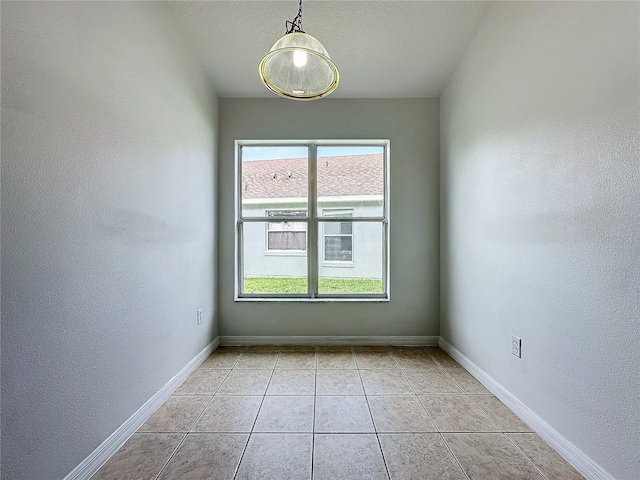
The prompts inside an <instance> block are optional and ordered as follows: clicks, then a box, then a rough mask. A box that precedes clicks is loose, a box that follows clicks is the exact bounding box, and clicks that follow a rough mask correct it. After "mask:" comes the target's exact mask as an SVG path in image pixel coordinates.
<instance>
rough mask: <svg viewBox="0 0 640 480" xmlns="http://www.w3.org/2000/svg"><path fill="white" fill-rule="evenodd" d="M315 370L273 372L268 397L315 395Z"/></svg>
mask: <svg viewBox="0 0 640 480" xmlns="http://www.w3.org/2000/svg"><path fill="white" fill-rule="evenodd" d="M315 391H316V371H315V370H276V371H274V372H273V376H272V377H271V381H270V382H269V387H268V388H267V395H314V394H315Z"/></svg>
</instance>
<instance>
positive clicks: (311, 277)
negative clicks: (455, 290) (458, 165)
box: [235, 140, 390, 302]
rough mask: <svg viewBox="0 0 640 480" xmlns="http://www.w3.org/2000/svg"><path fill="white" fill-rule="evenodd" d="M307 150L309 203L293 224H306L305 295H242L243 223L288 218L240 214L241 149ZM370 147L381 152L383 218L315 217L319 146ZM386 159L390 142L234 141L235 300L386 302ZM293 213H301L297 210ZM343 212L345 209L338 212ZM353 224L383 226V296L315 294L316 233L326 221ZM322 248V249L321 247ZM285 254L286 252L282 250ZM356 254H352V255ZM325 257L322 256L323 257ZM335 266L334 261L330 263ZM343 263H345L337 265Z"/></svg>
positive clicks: (387, 171) (316, 267) (316, 264)
mask: <svg viewBox="0 0 640 480" xmlns="http://www.w3.org/2000/svg"><path fill="white" fill-rule="evenodd" d="M245 146H247V147H277V146H281V147H284V146H291V147H306V148H307V149H308V166H309V168H308V172H309V175H308V182H309V188H308V201H307V207H308V208H307V211H308V216H306V217H295V221H296V222H306V223H307V251H306V252H307V253H306V257H307V285H308V291H307V292H306V293H295V294H294V293H288V294H285V293H282V294H268V293H257V294H255V293H243V291H242V290H243V274H242V272H243V257H242V247H243V238H242V234H243V226H244V224H245V223H254V222H258V223H259V222H270V221H274V220H276V221H277V220H280V221H288V220H290V219H291V217H267V216H266V214H265V216H264V217H244V216H243V214H242V147H245ZM338 146H341V147H371V146H379V147H382V149H383V181H384V188H383V196H382V197H383V198H382V216H379V217H353V216H352V217H324V216H320V215H318V198H317V195H316V192H317V183H316V182H317V176H316V169H317V158H318V147H338ZM389 157H390V142H389V140H308V141H300V140H274V141H266V140H236V142H235V175H236V178H235V181H236V188H235V210H236V242H235V258H236V262H235V301H239V302H241V301H276V302H278V301H294V302H297V301H305V302H318V301H320V302H331V301H343V302H353V301H362V302H368V301H374V302H387V301H389V298H390V288H389V267H390V263H389V250H390V242H389V225H390V223H389ZM295 210H302V209H300V208H298V209H295ZM340 210H345V209H340ZM342 221H349V222H353V226H354V229H355V226H356V224H357V223H360V222H374V223H380V224H381V225H382V235H383V239H382V240H383V251H382V255H383V258H382V265H383V272H382V289H383V293H346V294H323V293H318V280H319V269H320V262H319V261H318V255H319V252H318V249H319V243H320V242H319V241H318V239H319V234H320V231H319V230H320V228H322V227H321V225H320V224H321V223H326V222H342ZM323 249H324V247H323ZM283 251H284V252H287V250H283ZM354 253H355V252H354ZM323 257H324V254H323ZM332 263H334V262H332ZM336 263H344V262H336Z"/></svg>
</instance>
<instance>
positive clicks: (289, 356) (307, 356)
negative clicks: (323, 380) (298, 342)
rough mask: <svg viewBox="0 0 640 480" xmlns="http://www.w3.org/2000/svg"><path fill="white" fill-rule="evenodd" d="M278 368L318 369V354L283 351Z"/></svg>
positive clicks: (277, 364)
mask: <svg viewBox="0 0 640 480" xmlns="http://www.w3.org/2000/svg"><path fill="white" fill-rule="evenodd" d="M276 368H277V369H280V368H289V369H297V370H302V369H309V368H310V369H314V368H316V352H315V350H314V351H313V352H305V351H301V352H298V351H282V352H281V353H280V356H279V357H278V363H276Z"/></svg>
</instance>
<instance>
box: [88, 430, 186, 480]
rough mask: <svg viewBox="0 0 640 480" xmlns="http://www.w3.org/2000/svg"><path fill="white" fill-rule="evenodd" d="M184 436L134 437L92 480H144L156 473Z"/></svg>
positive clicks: (147, 434)
mask: <svg viewBox="0 0 640 480" xmlns="http://www.w3.org/2000/svg"><path fill="white" fill-rule="evenodd" d="M183 437H184V434H176V433H174V434H170V433H135V434H134V435H133V436H132V437H131V438H130V439H129V440H127V443H125V444H124V445H123V446H122V447H121V448H120V450H118V451H117V452H116V453H115V455H113V456H112V457H111V458H110V459H109V461H108V462H107V463H105V464H104V466H103V467H102V468H101V469H100V470H98V472H97V473H96V474H95V475H94V476H93V477H91V478H92V479H93V480H116V479H117V480H146V479H153V478H155V477H156V475H158V473H160V470H161V469H162V467H163V466H164V464H165V463H166V461H167V460H169V457H170V456H171V454H172V453H173V452H174V450H175V449H176V447H177V446H178V444H179V443H180V441H181V440H182V438H183Z"/></svg>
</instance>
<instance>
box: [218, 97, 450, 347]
mask: <svg viewBox="0 0 640 480" xmlns="http://www.w3.org/2000/svg"><path fill="white" fill-rule="evenodd" d="M219 105H220V109H219V113H220V114H219V122H220V148H219V158H220V169H219V172H220V175H219V206H220V210H219V211H220V215H219V222H220V237H219V249H218V254H219V258H220V270H219V277H218V278H219V291H218V293H219V304H220V335H320V336H322V335H325V336H336V335H363V336H367V335H407V336H418V335H438V331H439V326H438V324H439V315H438V310H439V309H438V297H439V295H438V292H439V289H438V282H439V270H438V263H439V259H438V252H439V243H438V242H439V238H438V224H439V217H438V215H439V206H438V160H439V145H438V143H439V142H438V138H439V135H440V133H439V118H440V115H439V102H438V99H401V100H400V99H386V100H382V99H375V100H372V99H341V98H326V99H323V100H321V101H315V102H292V101H290V100H285V99H278V98H274V99H234V98H223V99H220V103H219ZM367 138H369V139H389V140H390V141H391V147H390V152H391V156H390V190H391V192H390V195H391V198H390V208H391V212H390V217H389V218H390V242H391V244H390V248H391V252H390V260H391V271H390V275H391V279H390V288H391V301H390V302H388V303H344V302H333V303H314V304H309V303H305V302H270V303H248V302H245V303H242V302H234V301H233V299H234V262H235V259H234V233H235V219H234V185H235V182H234V141H235V140H253V139H256V140H260V139H265V140H279V139H307V140H308V139H367Z"/></svg>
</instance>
